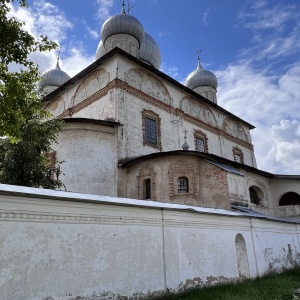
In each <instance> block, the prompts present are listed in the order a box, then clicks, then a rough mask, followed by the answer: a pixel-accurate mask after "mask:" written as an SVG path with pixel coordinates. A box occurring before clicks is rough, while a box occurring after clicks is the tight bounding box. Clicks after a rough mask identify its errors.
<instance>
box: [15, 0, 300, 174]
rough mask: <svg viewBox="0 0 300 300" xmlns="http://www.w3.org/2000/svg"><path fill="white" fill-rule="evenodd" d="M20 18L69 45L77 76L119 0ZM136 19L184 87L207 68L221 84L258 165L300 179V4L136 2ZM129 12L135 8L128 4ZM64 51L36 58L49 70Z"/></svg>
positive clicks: (44, 8)
mask: <svg viewBox="0 0 300 300" xmlns="http://www.w3.org/2000/svg"><path fill="white" fill-rule="evenodd" d="M28 3H29V10H20V9H19V8H17V7H15V8H14V9H13V11H12V13H13V14H14V15H16V16H18V17H19V18H21V19H23V20H24V21H25V22H26V25H25V27H26V29H27V30H29V31H30V32H31V33H32V34H34V35H36V36H38V35H39V34H45V35H48V36H49V37H50V38H51V39H53V40H55V41H56V42H58V43H59V44H60V45H61V48H62V52H61V67H62V69H63V70H65V71H66V72H67V73H69V75H71V76H73V75H75V74H76V73H78V72H79V71H80V70H82V69H83V68H84V67H86V66H87V65H89V64H90V63H92V62H93V60H94V55H95V51H96V48H97V45H98V43H99V41H100V30H101V26H102V24H103V22H104V21H105V20H106V19H107V18H108V17H109V16H112V15H114V14H116V13H119V12H120V11H121V3H120V1H119V0H64V1H61V0H30V1H28ZM130 5H131V6H132V5H134V7H133V8H132V10H131V11H130V13H131V14H132V15H134V16H135V17H136V18H138V19H139V20H140V22H141V23H142V25H143V26H144V29H145V31H146V32H148V33H149V34H150V35H152V37H153V38H154V39H155V40H156V42H157V44H158V45H159V47H160V50H161V54H162V65H161V70H162V71H163V72H165V73H167V74H168V75H170V76H171V77H173V78H175V79H176V80H178V81H179V82H184V80H185V78H186V77H187V75H188V74H189V73H190V72H192V71H193V70H194V69H195V68H196V65H197V58H196V56H195V52H196V50H197V49H201V50H202V52H201V63H202V65H203V67H204V68H206V69H208V70H210V71H213V72H214V73H215V74H216V76H217V78H218V80H219V87H218V94H217V95H218V104H219V105H220V106H222V107H224V108H225V109H227V110H229V111H231V112H233V113H234V114H236V115H238V116H239V117H241V118H243V119H245V120H246V121H248V122H250V123H251V124H253V125H254V126H256V129H254V131H253V133H252V137H253V144H254V146H255V154H256V158H257V163H258V167H259V168H260V169H263V170H266V171H270V172H273V173H282V174H300V114H299V113H300V2H299V0H258V1H255V0H172V1H171V0H135V1H133V0H131V1H130ZM126 6H127V2H126ZM56 55H57V54H56V53H55V52H53V53H48V54H39V53H35V54H33V55H32V58H33V59H34V60H35V61H37V62H38V64H39V65H40V69H41V72H43V71H45V70H47V69H49V68H51V67H53V66H54V65H55V57H56Z"/></svg>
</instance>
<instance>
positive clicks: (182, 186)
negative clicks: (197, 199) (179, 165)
mask: <svg viewBox="0 0 300 300" xmlns="http://www.w3.org/2000/svg"><path fill="white" fill-rule="evenodd" d="M188 192H189V181H188V179H187V178H186V177H179V178H178V194H183V193H188Z"/></svg>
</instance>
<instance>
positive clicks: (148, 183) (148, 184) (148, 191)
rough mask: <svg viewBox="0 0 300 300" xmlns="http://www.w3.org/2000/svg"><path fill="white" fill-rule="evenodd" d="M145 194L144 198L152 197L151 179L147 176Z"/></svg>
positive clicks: (144, 186) (144, 187)
mask: <svg viewBox="0 0 300 300" xmlns="http://www.w3.org/2000/svg"><path fill="white" fill-rule="evenodd" d="M143 190H144V195H143V199H151V179H150V178H147V179H145V180H144V184H143Z"/></svg>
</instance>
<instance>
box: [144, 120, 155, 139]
mask: <svg viewBox="0 0 300 300" xmlns="http://www.w3.org/2000/svg"><path fill="white" fill-rule="evenodd" d="M145 139H146V142H147V143H150V144H154V145H157V124H156V120H154V119H151V118H148V117H146V118H145Z"/></svg>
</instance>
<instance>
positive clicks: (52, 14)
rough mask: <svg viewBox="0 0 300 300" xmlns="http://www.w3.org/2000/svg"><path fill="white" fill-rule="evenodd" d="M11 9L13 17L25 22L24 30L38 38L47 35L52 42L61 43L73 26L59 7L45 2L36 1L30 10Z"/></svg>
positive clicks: (42, 0) (16, 7)
mask: <svg viewBox="0 0 300 300" xmlns="http://www.w3.org/2000/svg"><path fill="white" fill-rule="evenodd" d="M10 7H11V13H10V15H11V16H15V17H16V18H18V19H20V20H21V21H24V22H25V25H24V28H25V29H26V30H27V31H28V32H29V33H30V34H31V35H33V36H35V37H36V38H37V37H38V36H40V35H46V36H48V38H49V39H50V40H53V41H55V42H57V43H61V42H62V41H63V40H64V39H65V38H66V35H67V31H68V30H69V29H71V28H72V27H73V24H72V23H71V22H70V21H68V20H67V19H66V17H65V16H64V13H63V12H61V11H59V9H58V7H57V6H55V5H53V4H51V3H49V2H46V1H44V0H39V1H35V2H34V3H33V5H32V6H31V7H30V9H25V8H22V7H18V6H12V5H10Z"/></svg>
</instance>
